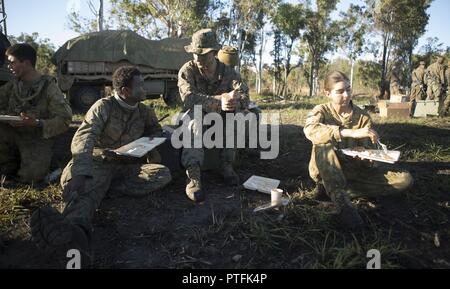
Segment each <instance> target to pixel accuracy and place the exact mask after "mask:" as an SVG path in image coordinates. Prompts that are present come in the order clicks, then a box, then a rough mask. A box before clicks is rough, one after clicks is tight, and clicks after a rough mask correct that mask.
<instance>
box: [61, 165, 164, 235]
mask: <svg viewBox="0 0 450 289" xmlns="http://www.w3.org/2000/svg"><path fill="white" fill-rule="evenodd" d="M72 164H73V163H72V161H70V162H69V164H68V165H67V166H66V168H65V169H64V171H63V174H62V176H61V186H62V187H63V188H64V187H65V186H66V185H67V183H68V182H69V181H70V179H71V176H70V168H71V166H72ZM171 180H172V177H171V174H170V171H169V169H168V168H167V167H165V166H163V165H160V164H144V165H143V164H117V163H112V162H106V161H105V162H101V161H94V170H93V177H92V178H89V179H88V180H87V181H86V184H85V191H84V192H83V193H82V194H81V195H79V196H78V198H76V199H75V200H74V201H71V202H69V203H67V204H66V207H65V209H64V211H63V215H64V216H65V217H66V218H67V219H68V220H70V221H71V222H72V223H73V224H76V225H80V226H83V227H84V228H87V229H89V228H90V226H91V221H92V218H93V217H94V214H95V211H96V210H97V208H98V207H99V206H100V203H101V201H102V200H103V198H104V197H105V196H106V194H107V193H108V192H109V193H113V194H115V193H119V194H122V195H127V196H132V197H140V196H146V195H148V194H149V193H151V192H153V191H156V190H158V189H160V188H162V187H164V186H165V185H167V184H168V183H169V182H170V181H171Z"/></svg>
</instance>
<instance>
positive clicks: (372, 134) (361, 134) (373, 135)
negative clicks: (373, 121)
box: [352, 127, 378, 143]
mask: <svg viewBox="0 0 450 289" xmlns="http://www.w3.org/2000/svg"><path fill="white" fill-rule="evenodd" d="M366 137H368V138H370V140H371V141H372V143H376V142H377V140H378V133H377V132H376V131H375V130H373V129H371V128H368V127H364V128H360V129H355V130H353V131H352V138H357V139H360V138H366Z"/></svg>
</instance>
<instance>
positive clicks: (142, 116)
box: [70, 96, 162, 177]
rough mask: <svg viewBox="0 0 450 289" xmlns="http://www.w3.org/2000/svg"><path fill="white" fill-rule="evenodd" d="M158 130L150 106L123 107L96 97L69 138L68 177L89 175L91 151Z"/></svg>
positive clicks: (157, 132)
mask: <svg viewBox="0 0 450 289" xmlns="http://www.w3.org/2000/svg"><path fill="white" fill-rule="evenodd" d="M161 132H162V129H161V126H160V125H159V123H158V119H157V118H156V114H155V112H154V111H153V109H152V108H150V107H148V106H146V105H145V104H143V103H138V105H137V107H136V108H135V109H129V108H124V107H123V106H121V105H120V103H119V102H118V101H117V100H116V99H115V98H114V96H109V97H106V98H102V99H100V100H98V101H97V102H96V103H94V105H93V106H92V107H91V108H90V109H89V111H88V112H87V113H86V116H85V119H84V121H83V123H82V124H81V126H80V127H79V128H78V130H77V132H76V133H75V136H74V137H73V140H72V146H71V150H72V162H73V166H72V168H71V172H70V174H71V176H72V177H73V176H77V175H84V176H92V172H93V153H94V150H95V152H96V154H97V153H102V152H103V150H104V149H117V148H119V147H121V146H123V145H125V144H128V143H130V142H132V141H135V140H137V139H138V138H141V137H143V136H149V137H154V136H157V135H159V134H160V133H161Z"/></svg>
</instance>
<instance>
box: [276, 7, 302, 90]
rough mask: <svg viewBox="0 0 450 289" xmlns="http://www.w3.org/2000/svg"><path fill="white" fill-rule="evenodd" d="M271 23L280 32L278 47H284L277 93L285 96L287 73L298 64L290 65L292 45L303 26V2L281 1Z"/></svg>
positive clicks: (298, 36)
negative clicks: (282, 75) (281, 74)
mask: <svg viewBox="0 0 450 289" xmlns="http://www.w3.org/2000/svg"><path fill="white" fill-rule="evenodd" d="M272 23H273V25H274V26H275V28H276V30H277V31H279V32H280V37H281V42H280V46H281V47H280V48H282V49H284V57H283V60H284V61H283V62H284V63H283V65H284V78H283V84H282V86H281V88H280V91H277V92H276V94H277V95H283V96H285V92H286V83H287V79H288V76H289V73H290V72H291V71H292V69H293V68H295V67H297V66H298V65H299V64H297V65H295V66H292V65H291V57H292V47H293V46H294V43H295V42H296V41H297V40H299V39H300V36H301V30H302V29H303V28H304V27H305V8H304V6H303V4H290V3H283V4H280V5H279V6H278V8H277V11H276V13H275V15H274V16H273V18H272Z"/></svg>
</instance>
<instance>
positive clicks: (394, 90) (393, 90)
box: [389, 66, 401, 95]
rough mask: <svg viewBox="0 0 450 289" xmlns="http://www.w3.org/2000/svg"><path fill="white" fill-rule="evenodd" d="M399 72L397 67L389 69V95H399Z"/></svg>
mask: <svg viewBox="0 0 450 289" xmlns="http://www.w3.org/2000/svg"><path fill="white" fill-rule="evenodd" d="M398 75H399V72H398V69H397V67H395V66H394V67H392V71H391V76H390V77H389V83H390V87H389V91H390V95H399V94H401V89H400V80H399V77H398Z"/></svg>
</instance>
